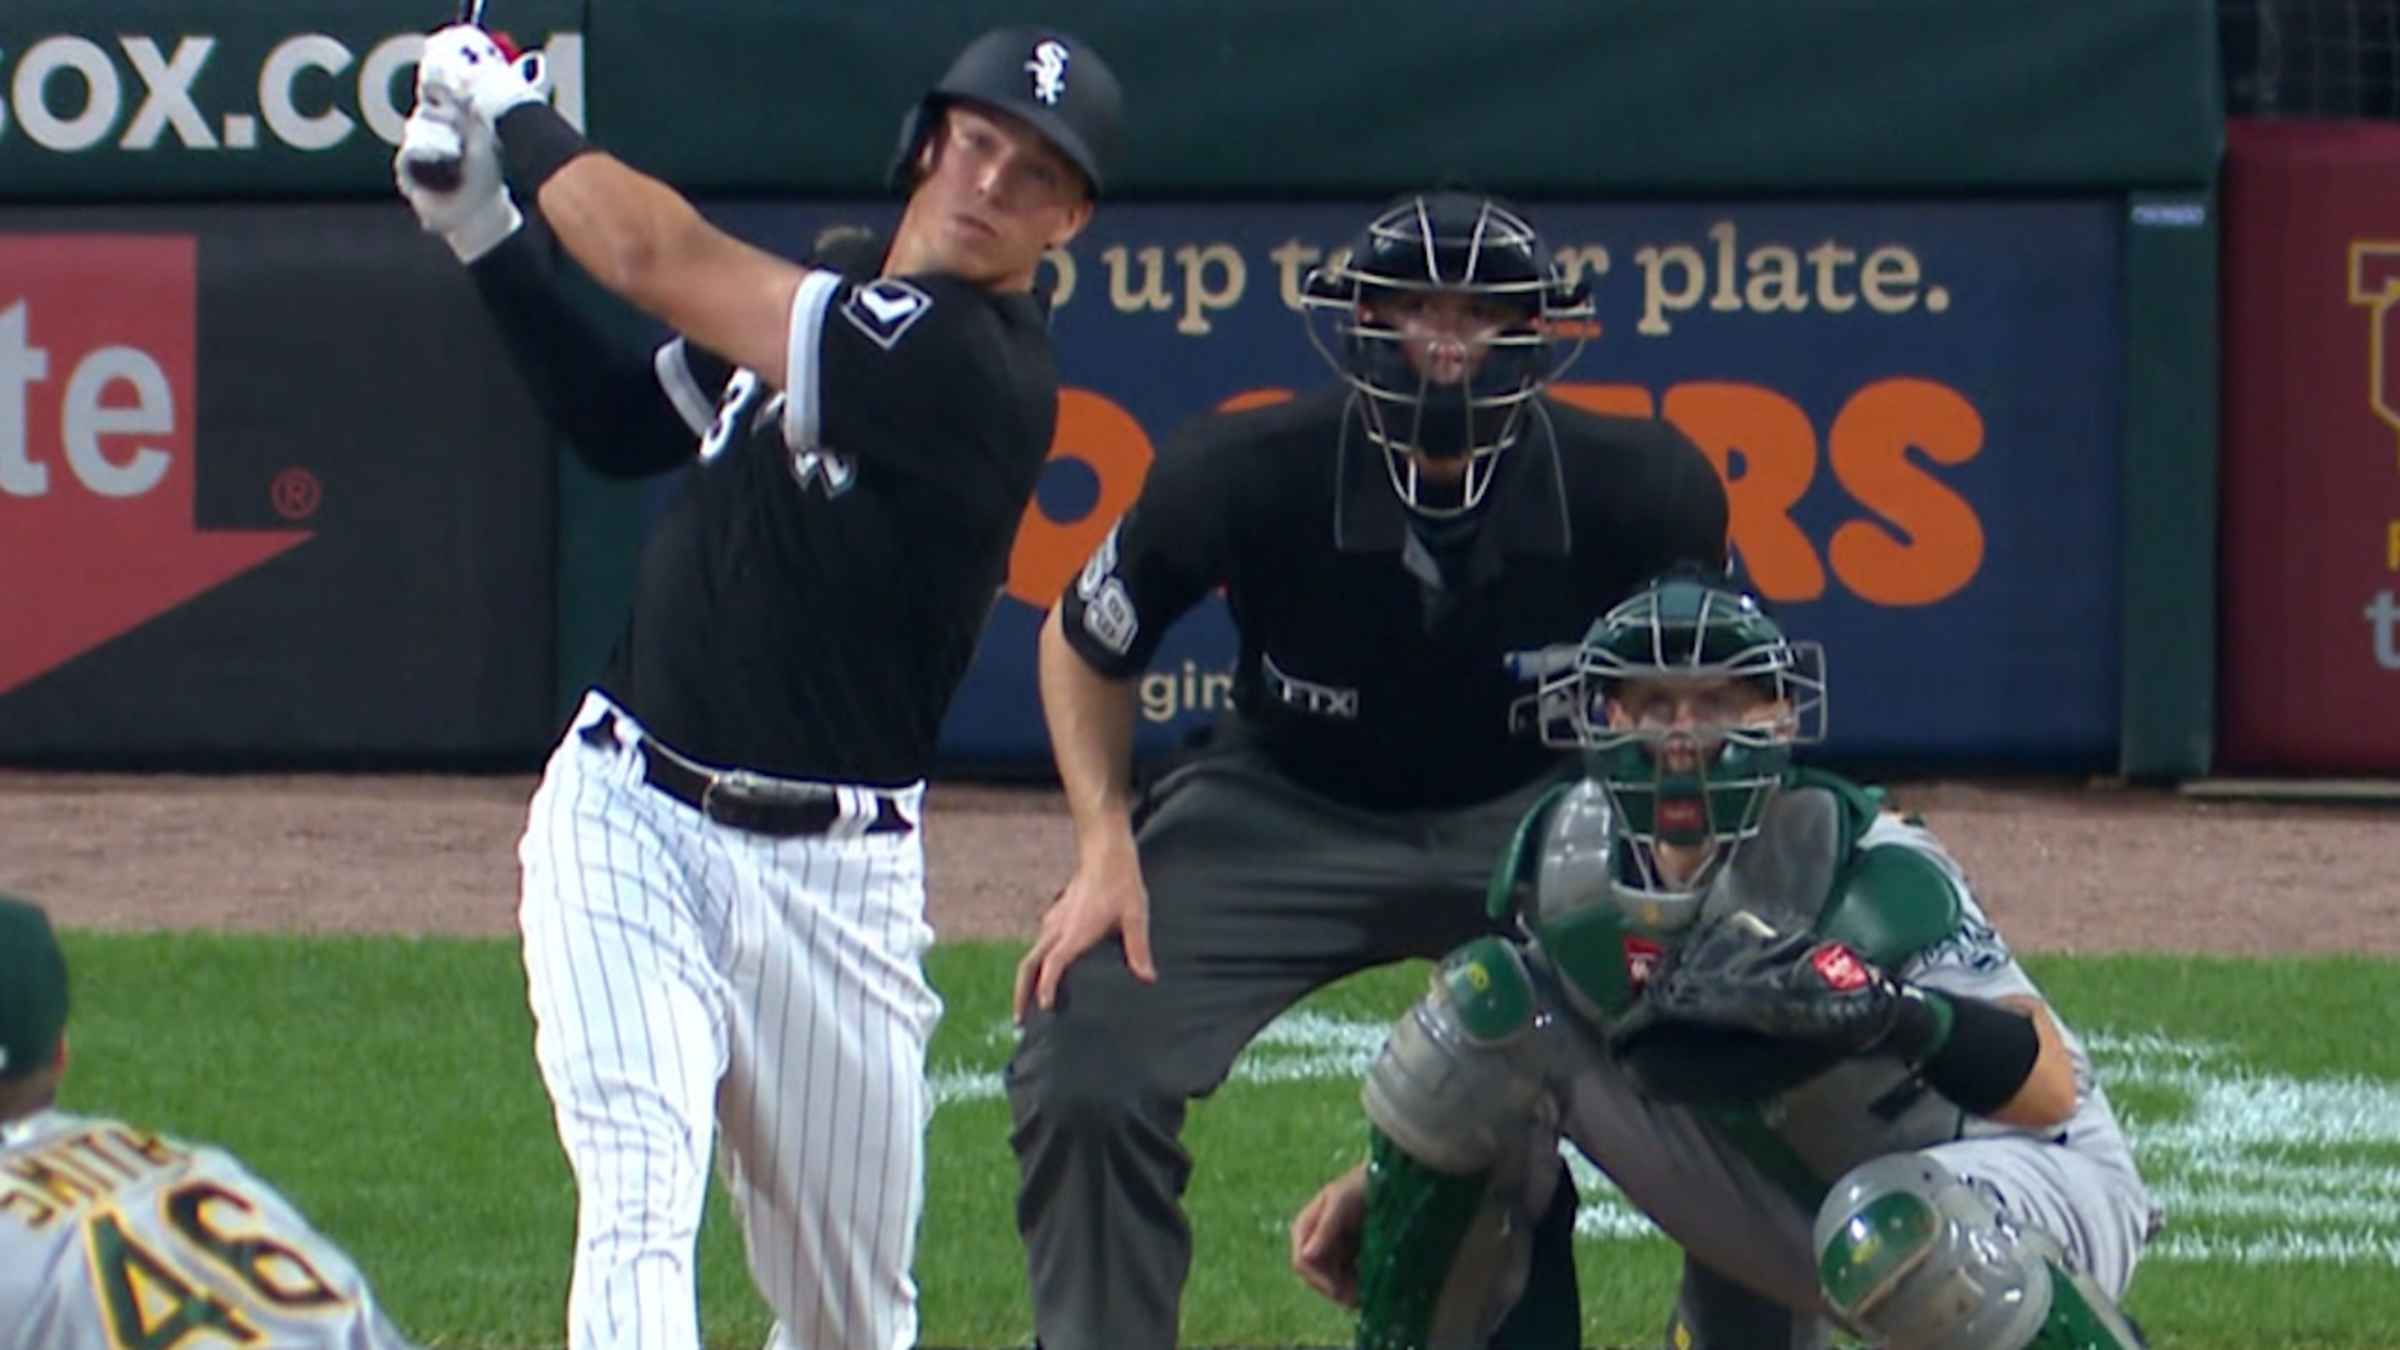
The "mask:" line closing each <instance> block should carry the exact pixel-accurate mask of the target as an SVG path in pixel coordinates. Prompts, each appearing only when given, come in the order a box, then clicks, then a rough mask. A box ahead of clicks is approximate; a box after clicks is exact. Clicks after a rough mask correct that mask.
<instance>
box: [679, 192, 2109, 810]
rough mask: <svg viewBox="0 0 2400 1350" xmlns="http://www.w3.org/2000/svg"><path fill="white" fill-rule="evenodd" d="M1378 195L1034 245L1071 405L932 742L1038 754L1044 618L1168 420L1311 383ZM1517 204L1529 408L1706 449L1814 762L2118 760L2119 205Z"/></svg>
mask: <svg viewBox="0 0 2400 1350" xmlns="http://www.w3.org/2000/svg"><path fill="white" fill-rule="evenodd" d="M1373 210H1374V208H1373V205H1372V204H1366V203H1359V204H1350V205H1326V204H1313V205H1301V206H1275V205H1245V206H1143V205H1110V206H1107V207H1105V208H1104V209H1103V210H1102V211H1101V212H1100V213H1099V215H1098V217H1097V219H1096V221H1095V222H1094V224H1093V226H1092V228H1091V229H1090V230H1089V231H1087V232H1086V234H1085V235H1084V236H1083V237H1082V238H1080V239H1078V240H1076V241H1075V243H1074V245H1073V246H1072V249H1071V250H1070V251H1069V253H1067V254H1066V255H1064V256H1060V255H1053V260H1052V263H1051V265H1050V266H1048V267H1047V268H1046V269H1045V274H1044V280H1045V281H1046V282H1049V283H1052V284H1054V286H1055V293H1056V295H1057V297H1058V299H1057V302H1056V307H1055V324H1056V333H1057V338H1058V348H1059V366H1060V369H1061V371H1062V372H1063V374H1064V378H1065V381H1066V383H1067V385H1068V388H1066V389H1065V390H1064V391H1063V392H1062V396H1061V406H1060V417H1059V431H1058V437H1057V441H1056V444H1055V445H1054V447H1053V451H1052V463H1051V466H1050V469H1049V471H1048V473H1047V474H1046V476H1045V478H1044V479H1043V481H1042V483H1041V485H1040V488H1039V490H1038V492H1037V497H1036V501H1035V503H1034V505H1033V507H1032V508H1031V509H1030V510H1029V511H1028V512H1027V515H1026V518H1025V522H1024V526H1023V528H1022V530H1021V532H1020V535H1019V538H1018V541H1017V545H1016V550H1015V554H1014V556H1013V558H1012V561H1011V568H1010V576H1009V582H1008V597H1007V599H1005V600H1004V601H1003V602H1002V603H1001V604H1000V605H999V607H998V609H997V611H996V612H995V614H994V616H993V620H992V623H991V626H990V628H989V629H988V631H987V632H986V634H985V637H984V640H983V646H982V649H981V651H980V652H979V654H978V656H977V658H976V662H975V666H974V668H973V671H972V673H971V674H970V676H969V678H968V682H967V684H966V686H965V688H964V689H963V691H962V692H961V694H960V697H959V699H958V702H957V704H956V705H955V706H954V708H953V709H952V712H951V716H950V718H949V721H948V722H947V724H946V725H945V728H944V742H943V745H944V751H945V755H946V757H947V758H949V759H950V760H951V761H952V762H954V763H965V762H975V763H984V764H1009V763H1023V764H1025V765H1027V766H1029V767H1032V766H1039V765H1041V764H1043V763H1045V762H1046V759H1047V754H1048V751H1047V747H1046V743H1045V741H1044V739H1043V734H1042V728H1041V719H1040V715H1039V701H1038V697H1037V695H1036V691H1035V684H1034V659H1033V653H1034V634H1035V631H1036V629H1037V626H1038V625H1039V623H1040V620H1041V617H1042V614H1043V611H1044V609H1045V608H1046V607H1047V605H1048V604H1049V603H1050V601H1051V600H1053V599H1055V597H1056V596H1057V595H1058V593H1059V591H1060V589H1061V588H1062V587H1063V586H1064V585H1065V584H1066V583H1067V581H1068V579H1069V578H1070V577H1071V576H1072V575H1073V573H1074V571H1075V570H1076V568H1078V567H1079V566H1080V565H1081V563H1082V561H1083V559H1084V557H1085V555H1086V554H1087V553H1088V551H1089V550H1090V549H1091V548H1092V547H1093V546H1095V545H1096V544H1097V543H1098V542H1099V540H1100V538H1101V536H1102V535H1104V534H1105V533H1106V532H1107V529H1108V526H1109V524H1110V522H1111V521H1113V520H1114V518H1115V516H1116V514H1117V513H1118V512H1119V511H1121V510H1122V509H1123V508H1124V506H1125V505H1126V504H1127V503H1128V502H1130V501H1131V500H1132V498H1133V496H1134V494H1135V492H1136V491H1137V490H1138V489H1139V487H1140V483H1141V477H1142V474H1143V472H1144V470H1145V469H1146V467H1147V465H1148V463H1149V460H1150V457H1151V453H1152V447H1153V446H1154V445H1156V444H1157V443H1159V442H1160V441H1162V440H1163V439H1164V438H1165V437H1166V435H1167V434H1168V433H1169V432H1170V431H1171V429H1172V428H1173V427H1174V426H1175V425H1176V424H1178V423H1179V422H1181V421H1183V420H1184V419H1186V418H1189V417H1193V416H1196V415H1199V414H1202V413H1206V412H1208V411H1210V410H1211V409H1214V408H1218V407H1221V406H1224V405H1226V404H1227V403H1228V402H1229V401H1244V402H1247V401H1257V400H1261V399H1269V398H1275V397H1280V396H1282V395H1283V394H1284V393H1286V392H1288V391H1292V390H1296V389H1304V388H1308V387H1311V386H1314V385H1317V384H1320V383H1323V382H1325V381H1326V380H1328V379H1329V378H1330V372H1329V371H1328V370H1327V369H1326V367H1325V365H1324V363H1323V361H1322V359H1321V358H1320V357H1319V356H1318V355H1317V354H1316V352H1315V350H1314V349H1313V348H1312V347H1311V346H1310V345H1309V342H1308V339H1307V333H1306V330H1305V327H1304V325H1303V321H1302V319H1301V316H1300V312H1299V309H1298V294H1299V287H1300V285H1301V281H1302V278H1303V277H1304V275H1305V274H1306V271H1307V269H1308V268H1309V267H1310V266H1312V265H1315V264H1316V263H1318V262H1321V261H1322V260H1323V259H1324V258H1325V256H1326V255H1327V254H1328V253H1329V252H1330V251H1331V250H1333V249H1335V248H1338V247H1340V246H1341V245H1342V243H1343V242H1344V240H1346V239H1347V238H1348V237H1349V235H1350V234H1351V232H1353V231H1354V230H1355V229H1356V228H1357V227H1358V226H1359V225H1360V223H1362V222H1363V221H1364V220H1365V219H1366V217H1367V216H1369V215H1371V214H1372V213H1373ZM1529 211H1530V214H1531V215H1532V216H1533V218H1534V221H1535V223H1536V224H1537V226H1539V227H1540V228H1541V229H1542V231H1543V233H1544V235H1545V236H1546V237H1547V239H1548V241H1549V243H1550V245H1551V247H1552V248H1553V250H1554V251H1555V252H1556V253H1557V254H1558V256H1559V257H1560V259H1561V260H1562V262H1563V263H1564V265H1565V266H1566V267H1567V268H1568V269H1569V270H1571V271H1573V272H1575V273H1577V274H1579V275H1581V276H1582V277H1584V278H1585V279H1587V280H1589V281H1590V282H1591V284H1592V289H1593V295H1594V299H1595V302H1596V304H1597V307H1598V318H1599V321H1600V326H1601V329H1600V333H1599V335H1598V336H1597V337H1596V338H1595V339H1594V340H1593V341H1592V342H1591V344H1590V345H1589V346H1588V347H1587V349H1586V350H1585V351H1584V353H1583V355H1582V357H1581V359H1580V360H1579V361H1578V362H1577V363H1576V364H1575V365H1574V366H1573V367H1571V368H1570V369H1569V370H1568V372H1567V373H1566V375H1565V377H1564V378H1563V380H1562V382H1561V383H1560V384H1559V385H1557V386H1554V388H1555V390H1556V392H1557V393H1558V394H1559V396H1561V397H1563V398H1567V399H1569V400H1572V401H1574V402H1577V403H1581V404H1584V405H1586V406H1590V407H1594V408H1600V409H1604V410H1610V411H1621V412H1630V413H1636V414H1643V415H1649V414H1657V415H1663V416H1665V417H1666V418H1668V419H1669V420H1671V421H1673V422H1675V423H1676V424H1677V425H1678V426H1680V427H1681V428H1682V429H1683V430H1684V431H1685V432H1686V433H1687V434H1689V435H1690V436H1691V437H1692V438H1693V440H1695V441H1696V442H1698V443H1699V445H1700V446H1701V447H1702V448H1703V449H1704V450H1706V451H1707V452H1708V454H1709V455H1710V456H1711V458H1712V459H1713V460H1714V461H1715V462H1716V464H1717V466H1718V469H1719V471H1720V473H1721V474H1723V476H1724V477H1725V479H1726V482H1727V487H1728V493H1729V498H1730V501H1731V503H1732V522H1733V534H1734V546H1735V552H1736V555H1737V557H1738V560H1739V564H1740V566H1741V568H1742V570H1743V571H1744V572H1745V573H1746V574H1747V575H1748V577H1749V578H1750V579H1751V580H1752V581H1753V582H1754V583H1755V584H1756V585H1757V586H1758V587H1759V588H1760V589H1761V591H1762V592H1763V593H1764V594H1766V595H1767V596H1768V597H1769V598H1770V599H1771V600H1773V601H1775V602H1777V605H1778V610H1779V612H1780V613H1781V614H1782V616H1783V617H1784V619H1785V620H1786V623H1787V626H1788V627H1790V628H1791V629H1792V630H1794V631H1795V633H1796V634H1797V635H1800V636H1806V637H1814V638H1819V639H1821V640H1823V641H1824V643H1825V644H1826V647H1827V649H1828V652H1829V656H1830V665H1831V669H1832V675H1833V680H1832V702H1831V709H1832V718H1831V736H1830V741H1829V746H1830V750H1831V751H1832V752H1833V753H1835V754H1839V755H1844V756H1853V757H1872V758H1877V759H1887V760H1899V761H1911V762H1923V763H1934V762H1939V761H1942V760H1945V759H1947V760H1960V759H1976V760H1997V761H2018V762H2025V763H2041V764H2048V765H2060V764H2073V765H2076V766H2080V767H2093V766H2097V765H2101V764H2104V763H2107V762H2110V761H2111V760H2112V759H2113V756H2114V754H2115V750H2116V739H2117V723H2118V654H2117V632H2118V629H2119V615H2118V608H2119V599H2118V590H2119V588H2118V575H2119V571H2120V567H2119V561H2118V550H2119V534H2120V518H2119V503H2120V488H2119V479H2118V474H2119V467H2118V465H2119V453H2118V449H2119V440H2120V431H2119V420H2120V419H2119V402H2120V396H2121V387H2122V383H2123V373H2122V356H2121V322H2122V320H2121V315H2120V303H2119V299H2118V297H2119V284H2118V273H2119V240H2118V214H2119V213H2118V211H2117V209H2116V204H2115V203H2114V202H2113V200H2110V199H2103V198H2091V199H2076V200H2052V201H2032V200H2012V201H1984V202H1975V201H1942V202H1930V201H1928V202H1872V203H1868V202H1835V201H1809V202H1791V203H1774V204H1753V203H1738V204H1732V203H1713V204H1712V203H1682V204H1677V203H1648V204H1642V205H1632V206H1595V205H1541V204H1534V205H1531V206H1530V207H1529ZM711 213H712V215H714V216H716V217H717V218H718V219H719V220H720V221H722V222H723V223H724V224H725V225H726V226H727V227H728V228H731V229H733V230H735V231H736V232H738V233H741V234H743V235H745V236H747V237H749V238H752V239H754V240H756V241H758V242H759V243H761V244H763V245H765V246H767V247H770V248H773V249H775V250H776V251H778V252H782V253H785V254H787V255H797V254H802V253H805V252H806V251H807V250H808V248H809V246H810V244H811V242H812V240H813V239H814V237H815V236H816V234H817V232H818V231H819V230H821V229H823V228H825V227H827V226H830V225H837V224H846V223H857V224H867V225H872V226H875V227H877V228H887V227H888V225H889V223H890V216H891V209H890V208H889V207H888V206H874V207H861V206H856V205H851V206H844V205H839V204H834V205H814V206H796V205H773V206H762V205H744V206H732V205H727V206H720V207H717V208H712V212H711ZM1561 636H1562V638H1565V637H1572V636H1573V635H1572V634H1562V635H1561ZM1233 655H1234V641H1233V636H1232V629H1231V625H1230V623H1229V621H1228V619H1227V617H1226V615H1225V613H1224V611H1223V606H1222V604H1221V602H1215V601H1212V602H1210V603H1209V604H1207V605H1204V606H1203V607H1202V608H1201V609H1200V610H1199V611H1197V612H1195V613H1194V614H1192V615H1191V616H1189V617H1188V618H1187V619H1185V620H1184V621H1183V622H1182V623H1181V624H1179V625H1178V626H1177V628H1176V629H1175V630H1174V631H1173V632H1172V633H1171V634H1170V635H1169V637H1168V638H1167V641H1166V645H1165V646H1164V647H1163V648H1162V649H1161V651H1160V654H1159V656H1158V659H1157V662H1156V665H1155V667H1154V668H1153V670H1152V671H1151V672H1150V674H1149V675H1148V676H1147V677H1146V678H1144V679H1143V681H1142V682H1141V684H1140V703H1139V706H1140V709H1141V719H1142V720H1141V727H1140V731H1139V735H1138V737H1137V745H1138V747H1139V748H1141V749H1143V750H1146V751H1155V750H1158V749H1161V748H1163V747H1165V746H1167V745H1170V744H1172V743H1173V742H1174V741H1175V740H1176V739H1178V738H1179V737H1180V736H1181V735H1182V734H1184V733H1185V732H1186V731H1187V730H1189V729H1191V728H1192V727H1194V726H1195V725H1197V724H1199V723H1202V722H1205V721H1206V720H1207V718H1208V716H1209V714H1210V713H1211V712H1212V710H1214V709H1216V708H1219V707H1222V706H1223V705H1224V703H1225V700H1226V698H1227V696H1228V693H1229V688H1230V675H1229V672H1230V668H1231V663H1232V660H1233Z"/></svg>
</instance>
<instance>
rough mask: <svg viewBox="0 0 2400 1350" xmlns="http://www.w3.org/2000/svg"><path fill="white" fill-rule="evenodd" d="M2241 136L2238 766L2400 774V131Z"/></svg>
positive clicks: (2230, 509)
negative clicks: (2397, 711) (2399, 710)
mask: <svg viewBox="0 0 2400 1350" xmlns="http://www.w3.org/2000/svg"><path fill="white" fill-rule="evenodd" d="M2227 133H2228V141H2227V159H2226V171H2225V184H2224V202H2225V290H2224V297H2225V323H2224V332H2225V395H2224V396H2225V439H2224V494H2223V499H2224V507H2223V511H2224V515H2223V545H2224V553H2223V558H2224V565H2223V574H2222V575H2223V586H2224V591H2223V608H2222V622H2221V623H2220V624H2219V625H2218V631H2219V632H2220V633H2221V634H2222V651H2221V660H2220V664H2219V670H2220V671H2221V679H2222V684H2221V686H2220V699H2219V708H2220V715H2221V719H2222V722H2221V728H2220V732H2221V735H2220V740H2219V757H2220V758H2219V763H2220V765H2221V767H2223V768H2225V769H2227V770H2231V771H2235V772H2254V773H2255V772H2283V773H2350V774H2377V775H2390V774H2395V773H2400V715H2395V709H2400V127H2393V126H2390V125H2386V124H2379V123H2366V122H2347V123H2342V122H2336V123H2328V122H2236V123H2234V124H2232V125H2231V126H2229V127H2228V128H2227Z"/></svg>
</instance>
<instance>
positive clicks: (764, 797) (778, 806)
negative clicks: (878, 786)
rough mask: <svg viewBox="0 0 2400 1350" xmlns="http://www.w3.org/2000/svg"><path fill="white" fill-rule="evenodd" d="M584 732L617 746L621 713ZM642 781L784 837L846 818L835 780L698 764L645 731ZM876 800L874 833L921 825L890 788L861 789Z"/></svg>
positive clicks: (730, 822) (729, 820)
mask: <svg viewBox="0 0 2400 1350" xmlns="http://www.w3.org/2000/svg"><path fill="white" fill-rule="evenodd" d="M581 734H582V736H583V738H584V739H585V740H586V741H589V742H590V743H592V744H593V745H617V744H621V743H622V742H621V741H620V740H619V738H618V736H617V715H616V714H615V713H613V712H610V713H602V714H600V718H599V720H598V721H596V722H594V723H592V724H591V725H590V726H588V727H585V728H584V729H583V731H582V733H581ZM635 748H636V749H637V750H639V751H641V755H642V781H643V782H645V783H648V784H649V785H650V786H652V787H654V788H657V789H658V790H659V791H661V792H663V793H665V794H667V795H668V796H670V797H673V798H674V799H675V800H677V801H679V802H682V803H683V804H684V805H686V806H688V807H691V808H692V809H693V810H695V811H698V812H699V813H700V814H702V815H704V816H706V817H708V818H709V819H710V820H713V821H715V822H717V823H718V824H720V825H727V826H731V827H732V828H734V829H737V830H747V831H749V832H750V833H752V834H764V835H772V836H776V837H778V838H782V837H789V836H793V835H807V834H831V833H832V832H833V828H834V826H836V825H838V824H840V823H841V820H842V801H841V796H840V794H839V793H838V792H836V791H835V790H834V788H833V785H832V784H830V783H799V782H794V781H792V780H791V779H788V778H769V777H766V776H765V775H763V774H755V773H751V772H749V771H748V770H746V769H726V770H716V769H711V768H708V767H706V766H704V765H700V764H695V763H693V762H692V761H690V760H688V759H685V758H684V757H683V756H681V755H678V754H676V753H675V752H674V751H672V750H669V749H668V748H666V747H665V746H663V745H660V744H659V743H658V742H657V741H654V740H652V739H650V738H649V737H647V736H644V737H643V738H642V739H641V740H640V741H639V742H637V743H636V745H635ZM861 791H864V792H866V793H867V795H868V796H870V797H872V798H873V799H874V801H875V818H874V819H872V820H870V821H868V822H867V826H866V832H867V833H868V834H907V833H908V832H909V831H910V830H913V829H915V828H916V826H915V825H914V824H913V823H911V822H910V820H909V818H908V816H907V814H906V813H904V812H903V811H902V810H901V809H900V803H899V802H897V801H895V800H893V799H892V797H891V795H890V794H889V793H884V792H877V791H875V790H874V789H872V788H864V789H861Z"/></svg>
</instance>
